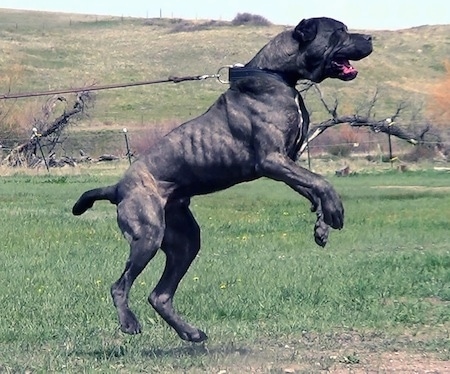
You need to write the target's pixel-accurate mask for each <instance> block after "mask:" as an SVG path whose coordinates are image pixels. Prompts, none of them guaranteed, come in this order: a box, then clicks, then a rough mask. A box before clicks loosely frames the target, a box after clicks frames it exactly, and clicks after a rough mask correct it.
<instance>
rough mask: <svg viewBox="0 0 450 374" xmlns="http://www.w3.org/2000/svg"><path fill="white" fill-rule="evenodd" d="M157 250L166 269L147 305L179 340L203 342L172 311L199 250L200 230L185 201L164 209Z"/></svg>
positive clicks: (198, 332) (200, 333)
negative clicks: (179, 286)
mask: <svg viewBox="0 0 450 374" xmlns="http://www.w3.org/2000/svg"><path fill="white" fill-rule="evenodd" d="M161 249H162V250H163V251H164V253H165V254H166V266H165V268H164V272H163V274H162V276H161V279H160V281H159V282H158V284H157V286H156V287H155V289H154V290H153V292H152V293H151V294H150V296H149V302H150V304H151V305H152V306H153V308H155V310H156V311H157V312H158V313H159V315H160V316H161V317H162V318H163V319H164V320H165V321H166V322H167V323H168V324H169V325H170V326H172V328H173V329H175V331H176V332H177V333H178V335H179V336H180V338H181V339H183V340H187V341H191V342H201V341H203V340H206V339H207V338H208V337H207V336H206V334H205V333H204V332H203V331H201V330H199V329H197V328H196V327H194V326H192V325H190V324H188V323H187V322H185V321H184V320H183V319H182V318H181V317H180V316H179V315H178V314H177V313H176V312H175V310H174V308H173V296H174V294H175V291H176V289H177V287H178V284H179V283H180V281H181V279H182V278H183V276H184V275H185V274H186V272H187V270H188V268H189V266H190V265H191V263H192V261H193V260H194V258H195V256H196V255H197V253H198V251H199V249H200V228H199V226H198V224H197V222H196V221H195V218H194V216H193V215H192V213H191V211H190V210H189V200H183V201H180V202H177V203H172V204H170V205H169V204H168V206H166V231H165V233H164V239H163V242H162V246H161Z"/></svg>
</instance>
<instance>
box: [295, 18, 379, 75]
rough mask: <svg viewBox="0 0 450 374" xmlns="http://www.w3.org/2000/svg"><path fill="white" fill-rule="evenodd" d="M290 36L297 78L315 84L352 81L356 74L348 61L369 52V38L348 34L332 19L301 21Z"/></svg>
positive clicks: (370, 39)
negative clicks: (295, 46) (295, 47)
mask: <svg viewBox="0 0 450 374" xmlns="http://www.w3.org/2000/svg"><path fill="white" fill-rule="evenodd" d="M292 37H293V38H294V40H296V41H297V42H298V58H297V67H298V69H299V70H298V73H299V75H300V79H302V78H303V79H309V80H311V81H313V82H317V83H319V82H321V81H323V80H324V79H326V78H338V79H341V80H344V81H348V80H352V79H354V78H356V75H357V74H358V71H357V70H356V69H355V68H354V67H353V66H352V64H351V63H350V61H358V60H361V59H363V58H364V57H367V56H368V55H369V54H370V53H371V52H372V37H371V36H370V35H366V34H358V33H349V32H348V30H347V27H346V26H345V25H344V24H343V23H342V22H339V21H336V20H334V19H332V18H310V19H304V20H303V21H301V22H300V23H299V24H298V25H297V26H296V27H295V29H294V30H293V31H292Z"/></svg>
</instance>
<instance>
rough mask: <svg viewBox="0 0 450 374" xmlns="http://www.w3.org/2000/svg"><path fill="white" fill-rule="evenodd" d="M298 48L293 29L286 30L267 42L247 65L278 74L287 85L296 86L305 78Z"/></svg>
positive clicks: (247, 66) (249, 67)
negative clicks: (300, 67)
mask: <svg viewBox="0 0 450 374" xmlns="http://www.w3.org/2000/svg"><path fill="white" fill-rule="evenodd" d="M298 48H299V47H298V42H296V41H295V40H294V38H293V36H292V30H291V31H284V32H282V33H280V34H278V35H277V36H276V37H275V38H274V39H272V40H271V41H270V42H269V43H267V44H266V45H265V46H264V47H263V48H262V49H261V50H260V51H259V52H258V53H257V54H256V55H255V57H253V58H252V59H251V60H250V61H249V62H248V63H247V64H246V65H245V67H246V68H248V69H259V70H261V71H264V72H271V73H272V74H277V75H279V76H280V77H281V78H282V80H283V81H284V82H285V83H286V84H287V85H289V86H291V87H295V85H296V84H297V82H298V81H299V80H300V79H302V78H303V77H302V74H301V72H300V71H299V70H298V67H297V61H296V58H297V55H298Z"/></svg>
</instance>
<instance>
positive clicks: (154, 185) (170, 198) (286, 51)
mask: <svg viewBox="0 0 450 374" xmlns="http://www.w3.org/2000/svg"><path fill="white" fill-rule="evenodd" d="M371 52H372V41H371V37H370V36H369V35H364V34H358V33H349V32H348V31H347V27H346V26H345V25H344V24H342V23H341V22H338V21H336V20H333V19H330V18H312V19H305V20H303V21H301V22H300V23H299V24H298V25H297V26H296V27H295V28H293V29H292V30H289V31H284V32H282V33H281V34H279V35H278V36H276V37H275V38H274V39H273V40H271V41H270V42H269V43H268V44H267V45H266V46H264V47H263V48H262V49H261V50H260V51H259V52H258V53H257V54H256V56H255V57H254V58H253V59H252V60H251V61H250V62H248V63H247V64H246V66H245V68H247V69H252V70H254V71H258V72H260V74H253V75H252V74H250V75H249V76H244V77H243V78H241V79H238V80H236V81H234V82H232V83H231V84H230V88H229V89H228V90H227V91H226V92H225V93H223V94H222V95H221V96H220V97H219V98H218V100H217V101H216V102H215V103H214V104H213V105H212V106H211V107H210V108H209V109H208V110H207V111H206V113H204V114H202V115H200V116H199V117H197V118H195V119H193V120H191V121H188V122H186V123H184V124H182V125H181V126H179V127H177V128H175V129H174V130H173V131H171V132H170V133H168V134H167V135H166V136H165V137H163V138H162V139H161V140H160V141H159V142H158V144H156V145H155V146H153V147H152V148H151V149H150V150H149V152H148V154H146V155H145V156H142V157H141V158H139V159H138V160H136V161H135V162H134V163H133V164H132V165H131V166H130V168H129V169H128V171H127V172H126V173H125V175H124V176H123V178H122V179H121V180H120V181H119V182H118V183H117V184H115V185H113V186H109V187H103V188H97V189H94V190H90V191H87V192H85V193H84V194H83V195H82V196H81V197H80V199H79V200H78V201H77V202H76V204H75V205H74V207H73V214H75V215H80V214H83V213H84V212H85V211H86V210H87V209H89V208H91V207H92V206H93V204H94V202H95V201H96V200H109V201H110V202H111V203H113V204H116V205H117V222H118V224H119V227H120V229H121V230H122V232H123V234H124V236H125V238H126V239H127V240H128V242H129V243H130V247H131V250H130V256H129V259H128V261H127V262H126V266H125V270H124V272H123V273H122V275H121V277H120V278H119V279H118V280H117V282H115V283H114V284H113V285H112V287H111V295H112V298H113V301H114V305H115V306H116V308H117V312H118V316H119V321H120V326H121V329H122V331H124V332H126V333H129V334H136V333H139V332H141V326H140V324H139V322H138V319H137V318H136V316H135V315H134V313H133V312H132V311H131V310H130V308H129V306H128V293H129V291H130V288H131V286H132V284H133V282H134V280H135V279H136V277H137V276H138V275H139V274H140V273H141V271H142V270H143V269H144V268H145V266H146V265H147V264H148V262H149V261H150V260H151V259H152V258H153V256H154V255H155V253H156V252H157V251H158V249H159V248H161V249H162V250H163V251H164V253H165V255H166V265H165V269H164V272H163V274H162V277H161V279H160V281H159V282H158V284H157V285H156V287H155V289H154V290H153V291H152V293H151V294H150V296H149V302H150V304H151V305H152V306H153V308H155V310H156V311H157V312H158V313H159V314H160V315H161V317H162V318H163V319H164V320H165V321H166V322H167V323H168V324H169V325H170V326H172V328H174V329H175V331H176V332H177V333H178V335H179V336H180V337H181V339H184V340H188V341H193V342H201V341H203V340H205V339H207V336H206V334H205V333H204V332H203V331H201V330H199V329H198V328H196V327H194V326H192V325H190V324H188V323H187V322H185V321H184V320H183V319H182V318H181V317H180V316H179V315H178V314H177V313H176V312H175V310H174V309H173V305H172V302H173V297H174V294H175V291H176V289H177V287H178V284H179V282H180V280H181V279H182V277H183V276H184V275H185V273H186V271H187V270H188V268H189V266H190V265H191V263H192V261H193V260H194V258H195V257H196V255H197V253H198V251H199V249H200V228H199V226H198V224H197V222H196V221H195V219H194V217H193V215H192V213H191V211H190V209H189V203H190V198H191V196H194V195H201V194H208V193H212V192H215V191H219V190H223V189H225V188H228V187H231V186H233V185H235V184H237V183H241V182H247V181H252V180H255V179H257V178H260V177H268V178H271V179H274V180H277V181H281V182H284V183H286V184H287V185H288V186H289V187H291V188H292V189H293V190H295V191H296V192H298V193H299V194H300V195H302V196H304V197H305V198H307V199H308V200H309V201H310V202H311V204H312V209H313V211H315V212H316V214H317V222H316V224H315V229H314V236H315V240H316V242H317V244H319V245H322V246H324V245H325V244H326V241H327V237H328V232H329V227H330V226H331V227H332V228H335V229H341V228H342V227H343V224H344V210H343V206H342V203H341V199H340V198H339V196H338V194H337V193H336V191H335V190H334V189H333V187H332V186H331V185H330V184H329V183H328V182H327V181H326V180H325V179H324V178H322V177H321V176H319V175H317V174H315V173H312V172H311V171H309V170H307V169H304V168H302V167H300V166H299V165H298V164H297V163H296V162H295V161H296V158H297V154H298V151H299V149H300V146H301V145H302V143H303V142H304V141H305V139H306V136H307V131H308V125H309V117H308V113H307V111H306V109H305V106H304V104H303V101H302V98H301V97H300V94H299V92H298V91H297V90H296V89H295V86H296V83H297V82H298V81H299V80H300V79H307V80H311V81H313V82H321V81H323V80H324V79H326V78H338V79H341V80H343V81H348V80H351V79H354V78H355V77H356V75H357V71H356V69H355V68H354V67H353V66H352V65H351V64H350V60H360V59H362V58H364V57H366V56H368V55H369V54H370V53H371Z"/></svg>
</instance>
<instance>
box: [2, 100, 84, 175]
mask: <svg viewBox="0 0 450 374" xmlns="http://www.w3.org/2000/svg"><path fill="white" fill-rule="evenodd" d="M90 101H91V96H90V94H89V93H88V92H80V93H78V94H77V96H76V98H75V100H74V102H73V103H72V104H69V103H68V100H67V99H66V98H65V97H63V96H54V97H52V98H50V99H49V100H47V102H46V103H45V104H44V105H43V106H42V111H41V113H40V114H39V115H37V116H36V117H35V118H34V119H33V123H32V124H31V125H32V127H33V134H32V136H31V138H30V139H29V140H27V141H26V142H24V143H22V144H20V145H18V146H16V147H15V148H13V149H12V150H11V152H10V154H9V155H8V156H7V157H6V158H5V159H4V161H3V163H5V164H7V165H9V166H13V167H15V166H25V167H33V166H35V165H37V164H40V163H41V162H42V161H43V155H41V154H40V151H41V150H42V149H45V150H46V153H47V154H51V153H52V152H53V151H54V150H55V148H56V146H57V145H59V144H61V142H62V141H63V139H62V136H63V133H64V130H65V129H66V128H67V126H68V125H69V124H70V123H73V122H74V121H75V120H76V119H79V118H80V116H82V115H85V114H86V113H85V110H86V107H87V105H88V103H89V102H90ZM59 103H62V104H63V109H62V114H59V115H58V114H57V113H56V112H57V111H61V108H60V106H59V105H58V104H59Z"/></svg>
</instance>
